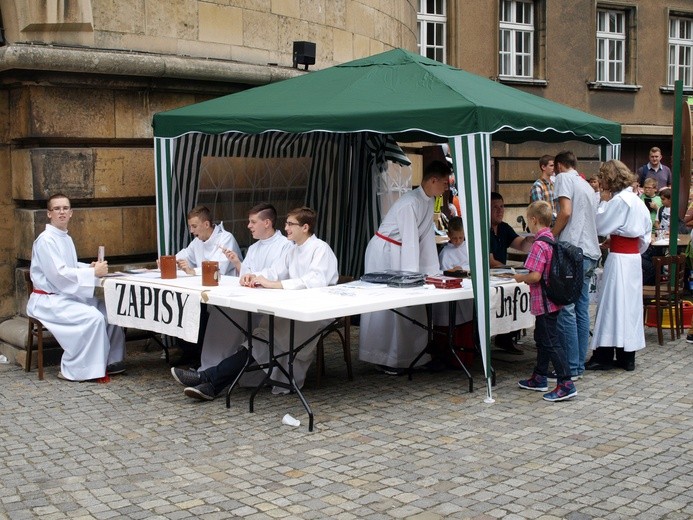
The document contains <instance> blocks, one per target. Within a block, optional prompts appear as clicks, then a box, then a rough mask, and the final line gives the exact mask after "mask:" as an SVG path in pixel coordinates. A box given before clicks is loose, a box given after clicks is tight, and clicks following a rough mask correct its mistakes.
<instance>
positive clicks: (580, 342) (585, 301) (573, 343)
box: [558, 257, 640, 376]
mask: <svg viewBox="0 0 693 520" xmlns="http://www.w3.org/2000/svg"><path fill="white" fill-rule="evenodd" d="M595 267H597V261H596V260H592V259H591V258H587V257H584V258H583V260H582V272H583V274H584V279H583V282H582V293H581V294H580V298H579V299H578V301H577V302H575V303H572V304H570V305H566V306H565V307H563V308H562V309H561V311H560V312H559V313H558V335H559V337H560V339H561V343H563V345H565V347H566V352H567V353H568V366H569V367H570V375H571V376H577V375H582V373H583V372H584V371H585V358H586V357H587V350H588V349H589V345H590V297H589V291H590V279H591V278H592V273H594V268H595ZM639 297H640V296H639V295H638V298H639Z"/></svg>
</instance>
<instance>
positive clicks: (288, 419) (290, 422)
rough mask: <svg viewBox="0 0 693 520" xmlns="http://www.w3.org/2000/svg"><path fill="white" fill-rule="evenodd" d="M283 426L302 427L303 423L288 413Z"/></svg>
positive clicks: (283, 420) (283, 419) (283, 418)
mask: <svg viewBox="0 0 693 520" xmlns="http://www.w3.org/2000/svg"><path fill="white" fill-rule="evenodd" d="M282 424H286V425H287V426H301V421H299V420H298V419H295V418H294V417H291V416H290V415H289V414H288V413H287V414H286V415H285V416H284V417H282Z"/></svg>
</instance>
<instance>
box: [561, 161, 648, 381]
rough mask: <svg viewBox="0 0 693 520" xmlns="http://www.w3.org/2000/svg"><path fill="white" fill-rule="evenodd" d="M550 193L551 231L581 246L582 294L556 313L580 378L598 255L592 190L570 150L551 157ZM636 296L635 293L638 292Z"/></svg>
mask: <svg viewBox="0 0 693 520" xmlns="http://www.w3.org/2000/svg"><path fill="white" fill-rule="evenodd" d="M555 164H556V170H557V171H558V175H557V176H556V182H555V184H554V196H555V197H556V198H557V199H558V206H559V210H558V216H557V217H556V223H555V224H554V227H553V230H552V231H553V235H554V236H555V237H556V239H557V240H563V241H565V242H568V243H570V244H573V245H574V246H577V247H579V248H581V249H582V253H583V255H584V258H583V261H582V270H583V274H584V280H583V285H582V294H581V295H580V298H579V299H578V301H577V302H575V303H574V304H570V305H566V306H564V307H563V308H562V309H561V311H560V313H559V315H558V333H559V335H560V337H561V341H562V343H563V344H564V345H566V348H567V350H568V364H569V365H570V375H571V377H572V378H573V380H575V379H576V378H577V379H580V378H582V374H583V372H584V371H585V358H586V357H587V350H588V348H589V339H590V338H589V336H590V312H589V282H590V278H591V277H592V273H593V272H594V268H595V267H596V266H597V260H599V258H600V257H601V250H600V249H599V240H598V238H597V226H596V223H595V215H596V212H597V201H596V200H595V198H594V190H593V189H592V187H591V186H590V185H589V183H588V182H587V181H586V180H584V179H583V178H582V177H581V176H580V174H579V173H578V172H577V171H576V167H577V159H576V158H575V155H574V154H573V153H572V152H568V151H565V152H561V153H559V154H558V155H556V158H555ZM638 297H639V296H638Z"/></svg>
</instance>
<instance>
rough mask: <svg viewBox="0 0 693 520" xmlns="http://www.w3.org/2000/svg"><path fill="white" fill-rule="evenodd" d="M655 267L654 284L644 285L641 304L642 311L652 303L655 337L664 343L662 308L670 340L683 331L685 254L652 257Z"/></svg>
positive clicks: (678, 336) (679, 335)
mask: <svg viewBox="0 0 693 520" xmlns="http://www.w3.org/2000/svg"><path fill="white" fill-rule="evenodd" d="M653 263H654V268H655V283H654V285H644V286H643V288H642V290H643V304H644V312H645V314H646V313H647V306H648V305H652V304H654V306H655V313H656V320H657V339H658V340H659V344H660V345H663V344H664V339H663V334H662V320H663V317H664V309H667V310H668V313H669V324H670V331H671V340H672V341H673V340H674V333H676V338H680V337H681V334H683V331H684V323H683V292H684V285H683V284H684V274H685V271H686V255H683V254H681V255H676V256H655V257H654V258H653Z"/></svg>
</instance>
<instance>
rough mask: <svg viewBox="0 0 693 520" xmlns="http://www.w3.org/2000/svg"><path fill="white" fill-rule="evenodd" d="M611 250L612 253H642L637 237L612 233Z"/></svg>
mask: <svg viewBox="0 0 693 520" xmlns="http://www.w3.org/2000/svg"><path fill="white" fill-rule="evenodd" d="M609 250H610V251H611V252H612V253H625V254H632V255H637V254H639V253H640V248H639V247H638V238H637V237H622V236H619V235H611V245H610V246H609Z"/></svg>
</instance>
